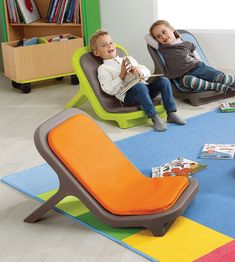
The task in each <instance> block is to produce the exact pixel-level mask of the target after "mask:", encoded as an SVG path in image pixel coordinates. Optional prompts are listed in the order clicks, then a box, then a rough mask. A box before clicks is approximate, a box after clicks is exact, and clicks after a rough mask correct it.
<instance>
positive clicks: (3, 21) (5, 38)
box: [0, 0, 8, 42]
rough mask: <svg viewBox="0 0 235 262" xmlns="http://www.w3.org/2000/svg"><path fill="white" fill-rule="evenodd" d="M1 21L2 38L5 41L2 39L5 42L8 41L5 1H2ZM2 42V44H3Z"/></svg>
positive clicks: (0, 0) (0, 4)
mask: <svg viewBox="0 0 235 262" xmlns="http://www.w3.org/2000/svg"><path fill="white" fill-rule="evenodd" d="M0 21H1V24H0V26H1V30H2V37H3V39H0V40H1V41H2V40H3V42H6V41H8V37H7V29H6V19H5V12H4V2H3V0H0ZM1 41H0V42H1Z"/></svg>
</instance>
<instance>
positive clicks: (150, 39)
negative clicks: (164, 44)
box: [145, 34, 159, 50]
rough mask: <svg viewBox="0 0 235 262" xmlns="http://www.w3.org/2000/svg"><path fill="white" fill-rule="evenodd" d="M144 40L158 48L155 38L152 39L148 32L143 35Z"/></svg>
mask: <svg viewBox="0 0 235 262" xmlns="http://www.w3.org/2000/svg"><path fill="white" fill-rule="evenodd" d="M145 41H146V42H147V44H148V45H150V46H152V47H153V48H154V49H157V50H158V48H159V44H158V41H157V40H156V39H154V38H153V37H152V36H151V35H150V34H147V35H146V36H145Z"/></svg>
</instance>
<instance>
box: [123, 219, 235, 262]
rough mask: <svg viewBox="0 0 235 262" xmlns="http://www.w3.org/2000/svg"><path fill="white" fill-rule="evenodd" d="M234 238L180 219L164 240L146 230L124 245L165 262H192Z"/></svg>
mask: <svg viewBox="0 0 235 262" xmlns="http://www.w3.org/2000/svg"><path fill="white" fill-rule="evenodd" d="M231 240H233V238H231V237H228V236H226V235H223V234H221V233H219V232H217V231H214V230H212V229H210V228H208V227H206V226H203V225H201V224H199V223H197V222H194V221H192V220H190V219H188V218H185V217H182V216H181V217H179V218H178V219H177V220H176V221H175V222H174V223H173V225H172V226H171V228H170V229H169V230H168V232H167V233H166V235H165V236H163V237H153V236H152V234H151V232H150V231H148V230H143V231H140V232H138V233H137V234H135V235H133V236H130V237H128V238H126V239H123V242H125V243H126V244H128V245H130V246H131V247H133V248H136V249H138V250H140V251H142V252H144V253H146V254H147V255H149V256H151V257H153V258H155V259H156V260H159V261H161V262H191V261H193V260H194V259H197V258H199V257H201V256H203V255H205V254H207V253H209V252H211V251H213V250H214V249H216V248H218V247H220V246H222V245H225V244H226V243H228V242H230V241H231Z"/></svg>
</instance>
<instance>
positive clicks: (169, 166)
mask: <svg viewBox="0 0 235 262" xmlns="http://www.w3.org/2000/svg"><path fill="white" fill-rule="evenodd" d="M206 167H207V165H205V164H202V163H198V162H195V161H192V160H189V159H186V158H183V157H178V158H177V159H175V160H173V161H170V162H169V163H166V164H164V165H162V166H158V167H153V168H152V177H153V178H154V177H164V176H188V177H191V176H192V175H193V174H195V173H197V172H199V171H201V170H203V169H205V168H206Z"/></svg>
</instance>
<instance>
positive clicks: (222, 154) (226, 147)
mask: <svg viewBox="0 0 235 262" xmlns="http://www.w3.org/2000/svg"><path fill="white" fill-rule="evenodd" d="M234 154H235V144H205V145H204V146H203V148H202V150H201V152H200V155H199V157H200V158H211V159H233V157H234Z"/></svg>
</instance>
